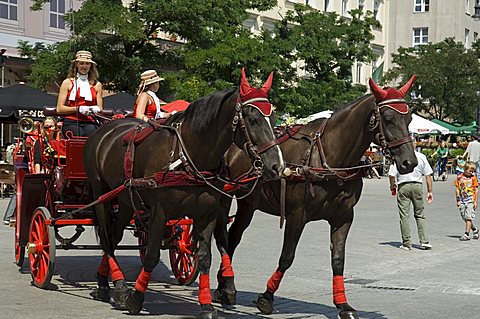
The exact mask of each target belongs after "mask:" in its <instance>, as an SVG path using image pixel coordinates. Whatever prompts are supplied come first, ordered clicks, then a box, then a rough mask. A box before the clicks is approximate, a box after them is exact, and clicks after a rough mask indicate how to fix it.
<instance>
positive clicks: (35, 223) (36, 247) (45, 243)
mask: <svg viewBox="0 0 480 319" xmlns="http://www.w3.org/2000/svg"><path fill="white" fill-rule="evenodd" d="M50 218H51V216H50V212H49V211H48V209H46V208H45V207H39V208H37V209H36V210H35V213H34V214H33V218H32V223H31V224H30V236H29V240H28V244H27V252H28V257H29V259H30V273H31V275H32V279H33V284H34V285H35V286H37V287H39V288H46V287H47V286H48V285H49V283H50V280H51V279H52V275H53V268H54V262H55V230H54V227H53V226H50V225H47V223H46V221H47V220H50Z"/></svg>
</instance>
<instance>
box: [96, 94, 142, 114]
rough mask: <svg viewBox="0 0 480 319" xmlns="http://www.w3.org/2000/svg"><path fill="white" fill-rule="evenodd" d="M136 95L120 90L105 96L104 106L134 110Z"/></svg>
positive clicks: (113, 108) (106, 107)
mask: <svg viewBox="0 0 480 319" xmlns="http://www.w3.org/2000/svg"><path fill="white" fill-rule="evenodd" d="M135 100H136V97H135V96H134V95H132V94H130V93H127V92H120V93H117V94H113V95H109V96H106V97H104V98H103V108H105V109H112V110H133V105H134V104H135Z"/></svg>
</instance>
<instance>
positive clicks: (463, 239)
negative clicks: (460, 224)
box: [460, 234, 470, 241]
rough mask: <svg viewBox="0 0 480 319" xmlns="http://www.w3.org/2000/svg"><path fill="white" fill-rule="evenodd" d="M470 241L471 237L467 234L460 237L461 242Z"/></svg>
mask: <svg viewBox="0 0 480 319" xmlns="http://www.w3.org/2000/svg"><path fill="white" fill-rule="evenodd" d="M468 240H470V237H469V236H467V234H463V235H462V237H460V241H468Z"/></svg>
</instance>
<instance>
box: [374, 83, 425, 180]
mask: <svg viewBox="0 0 480 319" xmlns="http://www.w3.org/2000/svg"><path fill="white" fill-rule="evenodd" d="M415 78H416V75H413V76H412V77H411V78H410V80H408V82H407V83H406V84H405V85H404V86H402V87H401V88H400V89H395V88H391V87H389V88H386V89H382V88H380V87H379V86H378V85H377V84H376V83H375V81H373V79H371V78H370V81H369V85H370V89H371V91H372V93H373V95H374V97H375V100H376V103H377V105H378V112H379V119H380V125H379V130H380V132H379V134H377V137H378V138H377V139H378V142H379V143H380V144H381V145H382V147H384V148H386V149H387V150H388V151H389V152H390V154H391V156H392V157H393V159H394V160H395V163H396V164H397V168H398V171H399V172H400V174H407V173H410V172H412V171H413V169H414V168H415V166H417V164H418V162H417V158H416V156H415V152H414V147H413V144H412V140H411V138H410V136H409V132H408V124H410V122H411V121H412V115H411V113H410V110H409V107H408V105H407V104H406V102H405V100H404V98H405V95H406V94H407V92H408V91H409V90H410V88H411V86H412V84H413V82H414V81H415Z"/></svg>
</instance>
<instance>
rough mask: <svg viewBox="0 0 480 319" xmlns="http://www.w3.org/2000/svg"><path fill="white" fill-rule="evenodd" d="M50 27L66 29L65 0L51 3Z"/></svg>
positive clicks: (54, 0)
mask: <svg viewBox="0 0 480 319" xmlns="http://www.w3.org/2000/svg"><path fill="white" fill-rule="evenodd" d="M50 27H52V28H57V29H65V0H51V1H50Z"/></svg>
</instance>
